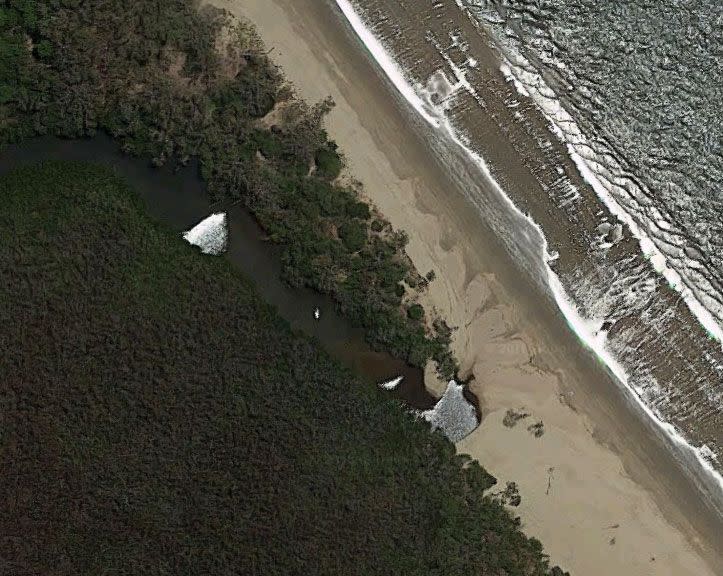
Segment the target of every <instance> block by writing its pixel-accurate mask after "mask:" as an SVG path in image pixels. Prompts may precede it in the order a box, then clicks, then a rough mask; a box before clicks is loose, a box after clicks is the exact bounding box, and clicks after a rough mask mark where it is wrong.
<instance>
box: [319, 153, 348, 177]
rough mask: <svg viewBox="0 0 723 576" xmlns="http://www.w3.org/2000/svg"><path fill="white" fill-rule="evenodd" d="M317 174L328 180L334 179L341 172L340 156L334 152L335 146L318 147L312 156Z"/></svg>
mask: <svg viewBox="0 0 723 576" xmlns="http://www.w3.org/2000/svg"><path fill="white" fill-rule="evenodd" d="M314 159H315V161H316V168H317V170H318V171H319V174H320V175H321V176H323V177H325V178H328V179H329V180H335V179H336V178H338V177H339V174H341V168H342V162H341V156H339V154H338V153H337V152H336V149H335V146H334V147H332V146H329V147H326V148H319V150H317V151H316V155H315V157H314Z"/></svg>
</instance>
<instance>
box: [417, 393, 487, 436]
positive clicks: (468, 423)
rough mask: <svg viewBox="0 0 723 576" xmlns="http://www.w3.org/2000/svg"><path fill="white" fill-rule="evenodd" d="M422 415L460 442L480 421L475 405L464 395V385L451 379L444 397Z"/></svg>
mask: <svg viewBox="0 0 723 576" xmlns="http://www.w3.org/2000/svg"><path fill="white" fill-rule="evenodd" d="M421 416H422V417H423V418H424V419H425V420H427V421H428V422H429V423H430V424H432V426H433V427H434V428H439V429H440V430H442V432H444V435H445V436H447V438H449V440H450V441H451V442H459V441H460V440H462V438H464V437H465V436H467V435H468V434H470V433H471V432H472V431H473V430H474V429H475V428H477V425H478V424H479V422H477V413H476V412H475V409H474V406H472V404H470V403H469V402H467V399H466V398H465V397H464V386H462V385H461V384H457V383H456V382H455V381H454V380H450V381H449V383H448V384H447V389H446V390H445V392H444V394H443V395H442V397H441V398H440V399H439V401H438V402H437V403H436V404H435V405H434V408H432V409H431V410H425V411H424V412H422V413H421Z"/></svg>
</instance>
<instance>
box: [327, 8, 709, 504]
mask: <svg viewBox="0 0 723 576" xmlns="http://www.w3.org/2000/svg"><path fill="white" fill-rule="evenodd" d="M335 1H336V4H337V6H338V7H339V9H340V10H341V12H342V14H343V15H344V18H345V19H346V21H347V22H348V24H349V25H350V26H351V28H352V29H353V30H354V32H355V34H356V35H357V37H358V38H359V40H360V41H361V43H362V44H363V45H364V46H365V48H366V49H367V51H368V52H369V53H370V54H371V56H372V58H373V59H374V61H375V62H376V63H377V65H378V66H379V67H380V68H381V69H382V71H383V72H384V74H385V76H386V77H387V78H388V80H389V81H390V82H391V83H392V84H393V85H394V87H395V89H396V90H397V91H398V92H399V94H400V95H401V96H402V97H403V98H404V99H405V100H406V101H407V103H408V104H409V105H411V106H412V108H414V110H415V111H416V112H417V113H418V114H420V116H422V118H423V119H424V120H425V121H426V122H427V123H428V124H429V125H430V126H431V127H433V128H435V129H437V130H442V131H444V132H445V133H446V135H447V136H448V137H449V138H451V140H452V141H453V142H455V143H456V144H457V145H458V146H459V147H460V148H462V150H464V152H465V153H466V154H468V155H469V157H470V158H472V160H474V162H475V163H476V164H477V165H478V167H479V168H480V170H481V171H482V173H483V174H484V176H485V177H486V178H487V180H488V182H489V183H490V184H491V186H492V188H493V190H494V191H495V193H496V194H497V195H498V196H499V198H500V199H501V200H502V201H503V202H505V204H507V205H508V206H509V207H510V209H512V210H513V211H514V213H516V214H517V215H518V216H519V217H520V218H523V219H524V220H526V221H527V223H528V224H529V225H530V226H531V227H532V228H534V229H535V230H536V231H537V232H538V233H539V235H540V238H542V244H541V246H540V257H541V259H542V261H543V262H544V264H545V269H546V272H547V277H548V286H549V288H550V291H551V293H552V295H553V298H554V299H555V302H556V304H557V306H558V308H559V310H560V312H561V313H562V314H563V316H564V318H565V320H566V322H567V324H568V325H569V326H570V328H571V329H572V330H573V332H574V333H575V334H576V335H577V337H578V338H579V340H580V341H581V342H582V344H583V345H585V347H587V348H588V349H589V350H590V351H591V352H593V353H594V354H595V356H597V358H599V360H600V361H601V362H603V363H604V364H605V366H606V367H607V369H608V371H609V372H610V374H611V375H612V376H614V377H615V379H617V380H618V381H619V382H620V383H621V384H622V385H623V387H624V389H625V390H626V392H627V393H628V395H629V396H630V397H631V398H632V399H633V400H634V401H635V402H636V404H637V405H638V406H639V407H640V408H641V409H642V410H643V412H644V413H645V414H646V415H647V416H648V417H649V418H650V419H651V420H652V422H654V423H655V424H656V426H657V427H658V428H659V429H660V430H662V431H663V433H664V434H665V435H666V436H667V437H668V438H669V439H670V440H671V441H672V442H673V443H674V444H675V445H676V446H678V447H679V448H680V449H682V450H683V451H684V452H686V453H688V454H689V455H691V456H693V457H694V459H695V460H696V461H697V462H698V464H699V465H700V467H701V469H702V470H703V471H705V472H706V473H707V475H708V477H709V478H711V479H712V480H713V481H714V482H715V484H717V487H718V489H719V491H723V476H721V474H720V473H719V472H718V471H717V470H716V469H715V467H714V465H713V463H712V462H711V459H709V457H706V456H707V455H710V454H711V452H712V451H711V450H710V448H709V447H707V446H705V445H703V446H701V447H695V446H693V445H691V444H690V443H688V441H687V439H686V438H685V437H684V436H683V434H682V433H681V432H680V431H678V429H677V428H675V426H673V425H672V424H670V423H669V422H666V421H665V420H663V419H662V418H661V417H660V416H659V415H657V414H656V413H655V412H654V411H653V410H652V409H651V408H650V407H649V406H648V405H647V404H645V402H644V401H643V399H642V398H641V397H640V396H639V395H638V394H637V393H636V392H635V389H634V388H633V386H632V385H631V384H630V382H629V378H628V375H627V373H626V372H625V369H624V368H623V366H622V365H621V364H620V363H619V362H618V361H617V359H615V358H614V357H613V356H612V354H611V353H610V352H609V351H608V350H607V346H606V345H605V339H604V335H601V334H598V331H597V327H596V326H593V325H592V324H593V323H592V322H591V321H589V320H586V319H584V318H583V317H582V315H581V314H580V313H579V311H578V309H577V306H576V305H575V303H574V302H573V301H572V299H571V298H570V297H569V296H568V294H567V291H566V290H565V288H564V286H563V285H562V282H561V281H560V278H559V277H558V276H557V274H556V273H555V272H554V271H553V270H552V268H551V267H550V265H549V264H550V263H551V262H552V261H554V260H555V258H556V255H555V254H551V253H550V252H548V243H547V239H546V238H545V235H544V233H543V231H542V228H541V227H540V226H539V224H537V222H535V221H534V220H533V219H532V217H531V216H529V215H528V214H525V213H523V212H522V211H521V210H520V209H519V208H518V207H517V205H516V204H515V203H514V202H513V201H512V199H511V198H510V197H509V196H508V195H507V194H505V192H504V190H502V188H501V186H500V185H499V184H498V183H497V181H496V180H495V178H494V177H493V176H492V173H491V172H490V170H489V167H488V166H487V163H486V162H485V160H484V158H482V156H481V155H480V154H478V153H477V152H475V151H474V150H472V149H471V148H470V147H469V146H468V142H467V141H466V139H465V137H464V136H462V135H460V134H458V133H457V131H456V130H455V129H454V127H453V126H452V124H451V122H450V120H449V119H448V118H447V117H446V115H445V114H444V104H442V105H441V106H440V108H441V110H440V112H436V111H435V110H434V109H433V108H432V107H431V106H430V105H429V104H428V103H427V102H426V101H425V100H424V99H423V98H422V97H421V96H420V92H421V93H424V92H425V91H426V90H425V88H424V87H422V86H421V85H419V84H417V85H416V88H415V87H414V86H413V85H412V84H411V83H410V81H409V80H408V79H407V77H406V75H405V74H404V72H403V71H402V68H401V66H400V65H399V64H398V63H397V62H396V61H395V60H394V59H393V58H392V57H391V55H390V51H389V50H388V49H386V48H385V47H384V45H383V44H382V42H381V41H380V40H379V39H378V38H377V37H376V36H375V35H374V33H373V32H372V31H371V30H369V28H367V25H366V24H365V23H364V21H363V20H362V18H361V17H360V15H359V14H358V13H357V12H356V10H355V9H354V7H353V6H352V4H351V2H350V0H335ZM454 73H455V74H461V75H462V76H461V77H458V78H457V83H456V84H454V85H452V89H453V92H454V91H456V90H458V89H465V90H467V91H469V90H473V88H472V87H471V86H470V85H469V83H468V82H467V81H466V79H465V78H464V71H462V70H460V69H459V68H456V69H454ZM473 96H474V94H473Z"/></svg>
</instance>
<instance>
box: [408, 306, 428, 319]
mask: <svg viewBox="0 0 723 576" xmlns="http://www.w3.org/2000/svg"><path fill="white" fill-rule="evenodd" d="M407 316H409V317H410V318H411V319H412V320H421V319H422V318H424V308H422V306H421V305H419V304H412V305H411V306H410V307H409V308H408V309H407Z"/></svg>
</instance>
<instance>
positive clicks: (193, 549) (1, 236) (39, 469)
mask: <svg viewBox="0 0 723 576" xmlns="http://www.w3.org/2000/svg"><path fill="white" fill-rule="evenodd" d="M0 198H2V203H3V210H2V211H1V212H0V278H2V279H3V281H2V282H1V283H0V343H2V355H0V391H1V393H0V402H1V404H0V407H1V414H2V427H1V428H0V469H1V470H2V471H3V472H2V474H0V495H2V504H1V507H2V514H1V515H0V573H2V574H4V575H8V576H20V575H41V574H42V575H43V576H48V575H56V576H60V575H72V576H82V575H86V574H88V575H90V574H133V575H134V576H143V575H146V574H148V575H153V576H158V575H165V574H168V575H174V576H175V575H194V574H198V575H203V576H209V575H214V574H248V575H265V574H268V575H281V574H283V575H286V574H339V575H344V576H353V575H360V576H372V575H375V574H404V575H405V576H408V575H415V574H419V575H424V576H428V575H429V574H434V575H438V576H442V575H459V576H462V575H464V576H469V575H472V574H474V575H483V576H498V575H499V576H501V575H506V576H523V575H524V576H535V575H542V574H553V575H561V574H562V572H561V571H560V570H559V569H557V568H555V569H552V570H549V569H548V568H547V561H546V559H545V557H544V555H543V554H542V553H541V546H540V544H539V542H537V541H536V540H534V539H527V538H525V537H524V535H523V534H522V533H521V532H520V531H519V529H518V522H517V521H515V520H514V519H512V518H511V517H510V516H509V514H508V512H507V511H506V510H505V509H504V508H503V506H502V505H501V504H500V503H499V502H498V501H497V500H495V499H494V498H492V497H490V496H488V495H484V494H485V491H486V490H488V489H489V488H490V486H491V485H492V484H493V483H494V479H493V478H491V476H489V474H487V473H486V472H485V471H484V470H483V469H482V468H480V466H479V465H478V464H477V463H476V462H471V461H469V460H468V459H466V458H464V457H460V456H457V455H455V453H454V447H453V446H452V445H451V444H450V443H449V442H448V441H446V439H444V437H443V436H442V435H441V434H440V433H439V432H436V433H431V432H430V430H429V427H428V424H427V423H426V422H424V421H421V420H415V419H413V418H411V417H410V416H409V415H407V414H406V413H404V412H403V411H402V410H400V409H399V407H398V406H397V405H396V404H394V403H393V402H391V401H389V400H388V399H386V397H384V396H382V395H381V393H380V392H379V391H377V390H374V389H371V388H369V387H367V386H364V385H361V384H360V383H359V382H357V381H356V380H355V379H354V377H353V376H352V375H351V374H349V373H348V372H347V371H346V370H344V369H343V368H341V367H340V366H339V365H338V364H336V363H335V362H334V361H333V360H331V359H330V358H329V357H328V356H327V355H326V354H324V353H322V352H320V351H319V349H318V348H317V347H316V346H315V345H314V344H312V343H310V342H309V340H307V339H305V338H301V337H299V336H295V335H293V334H292V333H291V332H290V330H289V328H288V326H287V325H286V323H285V322H284V321H282V320H281V319H279V318H278V317H277V316H276V314H275V312H274V311H273V310H272V309H271V308H270V307H269V306H267V305H265V304H264V303H263V302H262V301H261V300H260V298H259V297H258V296H257V295H256V294H255V292H254V289H253V287H252V286H251V285H250V284H249V282H248V281H246V280H245V279H244V278H242V277H240V276H239V275H238V273H237V272H235V271H234V270H233V269H232V268H231V267H230V265H229V264H228V263H227V261H226V260H224V259H222V258H212V257H206V256H202V255H201V254H200V252H199V251H198V250H197V249H196V248H194V247H192V246H190V245H188V244H186V243H185V242H183V241H182V240H181V239H180V237H179V236H178V235H177V234H174V233H172V232H171V231H169V230H166V229H164V228H162V227H161V226H159V225H157V224H154V223H153V222H151V221H150V220H149V219H148V217H147V216H146V215H145V212H144V210H143V207H142V205H141V202H140V201H139V200H138V199H137V198H136V197H134V196H133V194H132V193H131V192H130V191H129V190H128V189H127V188H126V186H125V185H124V183H123V182H122V181H121V180H120V179H119V178H118V177H117V176H115V175H113V173H111V172H110V171H109V170H107V169H103V168H97V167H92V166H88V165H85V164H75V163H70V164H68V163H50V164H45V165H43V166H35V167H29V168H24V169H21V170H19V171H16V172H13V173H10V174H7V175H4V176H2V177H0Z"/></svg>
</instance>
